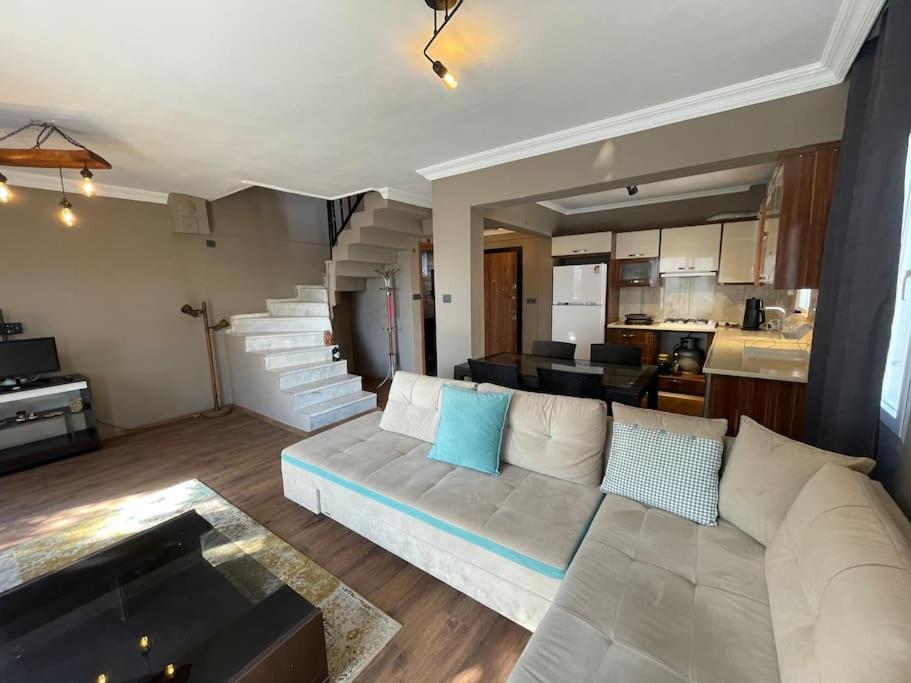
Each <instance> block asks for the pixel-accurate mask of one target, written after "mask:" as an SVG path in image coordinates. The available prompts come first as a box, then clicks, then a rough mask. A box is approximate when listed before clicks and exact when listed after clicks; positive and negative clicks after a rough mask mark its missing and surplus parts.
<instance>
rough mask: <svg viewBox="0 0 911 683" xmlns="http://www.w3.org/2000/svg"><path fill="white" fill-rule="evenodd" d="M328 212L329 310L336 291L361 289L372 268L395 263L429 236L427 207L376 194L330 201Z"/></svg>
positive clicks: (429, 213) (370, 274) (327, 262)
mask: <svg viewBox="0 0 911 683" xmlns="http://www.w3.org/2000/svg"><path fill="white" fill-rule="evenodd" d="M351 209H356V210H353V211H351ZM329 211H330V215H332V216H338V219H337V220H336V219H332V218H330V236H329V237H330V242H331V244H332V259H331V260H329V261H326V279H325V282H326V288H327V290H328V292H329V298H328V303H329V309H330V312H331V310H332V308H334V307H335V304H336V294H337V293H338V292H359V291H363V290H364V287H365V286H366V285H365V279H366V278H375V277H378V275H377V270H382V269H383V267H384V266H387V265H395V264H396V263H397V262H398V254H397V252H398V251H402V250H407V251H409V252H410V251H411V250H412V249H414V248H416V247H417V244H418V241H419V240H420V238H421V237H422V236H425V235H430V221H429V219H430V215H431V211H430V209H425V208H423V207H420V206H414V205H412V204H405V203H403V202H398V201H395V200H390V199H383V197H382V196H381V195H380V194H378V193H376V192H369V193H367V194H366V195H364V197H363V200H362V201H360V203H357V202H351V201H349V200H347V199H346V200H342V201H340V202H339V203H338V206H337V207H336V208H333V202H329ZM333 211H337V213H333ZM333 225H337V226H338V229H337V230H336V229H335V228H333V227H332V226H333ZM404 284H405V283H402V282H400V283H399V287H401V286H403V285H404Z"/></svg>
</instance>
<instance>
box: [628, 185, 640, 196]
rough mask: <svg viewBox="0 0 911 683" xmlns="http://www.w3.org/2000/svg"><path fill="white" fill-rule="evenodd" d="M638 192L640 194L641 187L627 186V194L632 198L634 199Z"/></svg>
mask: <svg viewBox="0 0 911 683" xmlns="http://www.w3.org/2000/svg"><path fill="white" fill-rule="evenodd" d="M637 192H639V186H638V185H627V186H626V193H627V194H628V195H629V196H630V197H632V196H633V195H634V194H636V193H637Z"/></svg>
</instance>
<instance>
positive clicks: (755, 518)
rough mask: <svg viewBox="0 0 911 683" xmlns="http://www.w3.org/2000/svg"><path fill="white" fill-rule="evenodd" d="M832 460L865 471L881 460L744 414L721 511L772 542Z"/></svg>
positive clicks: (724, 479) (728, 467) (723, 479)
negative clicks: (817, 443) (824, 445)
mask: <svg viewBox="0 0 911 683" xmlns="http://www.w3.org/2000/svg"><path fill="white" fill-rule="evenodd" d="M826 463H832V464H833V465H840V466H841V467H847V468H848V469H851V470H855V471H857V472H862V473H863V474H869V473H870V471H871V470H872V469H873V466H874V465H875V464H876V463H875V462H874V461H873V460H871V459H870V458H853V457H850V456H847V455H841V454H840V453H832V452H831V451H824V450H822V449H820V448H814V447H813V446H809V445H807V444H805V443H801V442H799V441H794V440H793V439H789V438H787V437H785V436H782V435H781V434H776V433H775V432H773V431H772V430H771V429H766V428H765V427H763V426H762V425H761V424H759V423H758V422H756V421H755V420H751V419H750V418H748V417H746V416H743V417H741V418H740V432H739V433H738V434H737V439H736V440H735V441H734V447H733V448H732V449H731V454H730V456H729V457H728V460H727V464H726V465H725V467H724V472H723V473H722V476H721V487H720V489H719V504H718V509H719V512H720V513H721V516H722V517H723V518H724V519H726V520H727V521H729V522H730V523H731V524H733V525H734V526H736V527H737V528H739V529H740V530H741V531H743V532H745V533H747V534H749V535H750V536H752V537H753V538H755V539H756V540H757V541H759V542H760V543H762V544H763V545H764V546H768V545H769V543H771V542H772V538H773V537H774V536H775V532H776V531H777V530H778V527H779V525H780V524H781V522H782V520H783V519H784V518H785V515H786V514H787V512H788V510H789V509H790V507H791V504H792V503H793V502H794V500H795V499H796V498H797V494H799V493H800V491H801V489H802V488H803V487H804V485H805V484H806V483H807V482H808V481H810V479H812V478H813V475H815V474H816V473H817V472H818V471H819V470H820V469H822V467H823V465H825V464H826Z"/></svg>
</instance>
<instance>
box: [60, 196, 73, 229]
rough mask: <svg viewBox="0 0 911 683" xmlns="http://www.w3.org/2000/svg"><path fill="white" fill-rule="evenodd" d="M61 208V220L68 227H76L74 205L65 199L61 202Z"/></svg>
mask: <svg viewBox="0 0 911 683" xmlns="http://www.w3.org/2000/svg"><path fill="white" fill-rule="evenodd" d="M60 206H62V207H63V208H62V209H61V210H60V220H62V221H63V224H64V225H65V226H66V227H68V228H72V227H73V226H74V225H76V214H74V213H73V205H72V204H70V202H69V200H67V199H64V200H63V201H62V202H60Z"/></svg>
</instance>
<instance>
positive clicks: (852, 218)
mask: <svg viewBox="0 0 911 683" xmlns="http://www.w3.org/2000/svg"><path fill="white" fill-rule="evenodd" d="M874 33H875V34H876V36H875V37H872V38H871V39H870V40H868V41H867V43H866V44H865V45H864V46H863V48H862V49H861V51H860V54H859V55H858V57H857V60H856V61H855V63H854V66H853V67H852V71H851V74H850V78H851V86H850V88H851V89H850V94H849V96H848V111H847V116H846V120H845V132H844V137H843V140H842V147H841V157H840V160H839V166H838V176H837V179H836V184H835V192H834V195H833V198H832V205H831V210H830V214H829V226H828V232H827V235H826V244H825V249H824V252H823V263H822V279H821V281H820V286H819V301H818V305H817V310H816V325H815V332H814V335H813V352H812V355H811V360H810V376H809V386H808V387H807V440H808V441H809V442H810V443H812V444H814V445H817V446H819V447H820V448H825V449H828V450H834V451H838V452H841V453H848V454H851V455H866V456H874V455H875V454H876V446H877V439H878V433H879V426H880V424H879V401H880V393H881V390H882V380H883V373H884V370H885V365H886V354H887V352H888V349H889V336H890V332H891V325H892V313H893V308H894V305H895V289H896V279H897V277H898V257H899V249H900V246H901V226H902V211H903V205H904V174H905V160H906V155H907V148H908V134H909V131H911V0H893V1H892V2H891V3H890V5H889V7H888V9H887V10H886V12H885V13H884V14H883V16H882V17H881V20H880V23H879V25H878V30H874Z"/></svg>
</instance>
